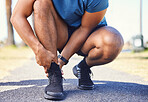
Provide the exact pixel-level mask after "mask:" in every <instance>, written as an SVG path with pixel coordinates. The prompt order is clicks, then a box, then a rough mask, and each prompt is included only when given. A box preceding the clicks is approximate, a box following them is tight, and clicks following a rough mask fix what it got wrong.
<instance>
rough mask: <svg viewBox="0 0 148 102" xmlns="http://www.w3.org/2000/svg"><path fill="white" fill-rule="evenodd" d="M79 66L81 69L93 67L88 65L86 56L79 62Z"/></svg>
mask: <svg viewBox="0 0 148 102" xmlns="http://www.w3.org/2000/svg"><path fill="white" fill-rule="evenodd" d="M78 67H79V68H81V69H90V68H91V67H90V66H88V64H87V63H86V58H84V59H83V60H82V61H81V62H80V63H79V64H78Z"/></svg>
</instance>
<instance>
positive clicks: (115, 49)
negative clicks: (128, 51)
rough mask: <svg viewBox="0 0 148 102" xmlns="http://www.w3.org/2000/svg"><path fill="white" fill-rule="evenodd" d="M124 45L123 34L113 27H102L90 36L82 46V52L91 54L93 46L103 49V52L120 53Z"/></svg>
mask: <svg viewBox="0 0 148 102" xmlns="http://www.w3.org/2000/svg"><path fill="white" fill-rule="evenodd" d="M122 46H123V38H122V36H121V34H120V33H119V32H118V31H117V30H116V29H115V28H113V27H109V26H104V27H101V28H99V29H97V30H95V31H94V32H92V34H91V35H90V36H89V37H88V39H87V40H86V42H85V43H84V45H83V46H82V48H81V52H82V53H84V54H85V55H89V52H90V51H91V50H92V49H93V48H97V49H101V51H102V53H103V54H105V53H106V54H113V53H119V52H120V51H121V49H122Z"/></svg>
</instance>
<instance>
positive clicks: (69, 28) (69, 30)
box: [58, 24, 107, 57]
mask: <svg viewBox="0 0 148 102" xmlns="http://www.w3.org/2000/svg"><path fill="white" fill-rule="evenodd" d="M104 26H107V24H100V25H97V26H96V27H95V28H94V29H93V30H92V32H91V33H90V34H89V36H90V35H91V34H92V33H93V32H94V31H96V30H97V29H99V28H101V27H104ZM78 28H79V27H71V26H68V40H67V42H68V41H69V39H70V37H71V35H72V34H73V32H74V31H75V30H76V29H78ZM67 42H66V44H67ZM66 44H65V45H66ZM65 45H64V46H65ZM62 50H63V49H58V51H59V53H61V52H62ZM76 54H78V55H80V56H84V57H85V56H87V55H86V54H84V53H82V51H81V50H79V51H78V52H76Z"/></svg>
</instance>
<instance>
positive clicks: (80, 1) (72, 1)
mask: <svg viewBox="0 0 148 102" xmlns="http://www.w3.org/2000/svg"><path fill="white" fill-rule="evenodd" d="M52 1H53V4H54V7H55V9H56V11H57V12H58V14H59V15H60V16H61V18H62V19H63V20H64V21H65V22H66V23H67V24H68V25H69V26H74V27H78V26H80V25H81V19H82V16H83V14H84V12H85V11H87V12H90V13H94V12H99V11H102V10H104V9H106V8H107V7H108V0H52ZM99 24H106V19H105V17H104V19H103V20H102V21H101V22H100V23H99Z"/></svg>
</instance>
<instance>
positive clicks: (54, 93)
mask: <svg viewBox="0 0 148 102" xmlns="http://www.w3.org/2000/svg"><path fill="white" fill-rule="evenodd" d="M48 79H49V85H47V86H46V87H45V94H44V98H45V99H49V100H62V99H64V93H63V85H62V84H63V78H62V74H61V70H60V68H59V66H58V65H57V64H56V63H51V67H50V69H49V70H48Z"/></svg>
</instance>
